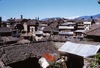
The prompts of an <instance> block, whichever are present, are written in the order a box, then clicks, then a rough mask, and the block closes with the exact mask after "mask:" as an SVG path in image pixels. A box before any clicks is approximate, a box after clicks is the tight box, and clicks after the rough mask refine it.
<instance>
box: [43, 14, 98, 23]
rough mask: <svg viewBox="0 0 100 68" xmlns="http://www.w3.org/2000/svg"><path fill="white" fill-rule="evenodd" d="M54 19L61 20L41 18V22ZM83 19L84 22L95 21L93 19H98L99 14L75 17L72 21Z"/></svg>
mask: <svg viewBox="0 0 100 68" xmlns="http://www.w3.org/2000/svg"><path fill="white" fill-rule="evenodd" d="M56 18H61V17H52V18H43V19H42V20H43V21H46V20H48V19H56ZM82 18H83V19H84V20H88V19H91V18H92V19H95V18H100V14H96V15H90V16H80V17H76V18H74V19H82Z"/></svg>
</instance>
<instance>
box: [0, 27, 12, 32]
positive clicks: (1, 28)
mask: <svg viewBox="0 0 100 68" xmlns="http://www.w3.org/2000/svg"><path fill="white" fill-rule="evenodd" d="M0 32H12V29H11V28H8V27H0Z"/></svg>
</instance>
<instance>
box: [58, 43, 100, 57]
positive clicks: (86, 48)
mask: <svg viewBox="0 0 100 68" xmlns="http://www.w3.org/2000/svg"><path fill="white" fill-rule="evenodd" d="M99 49H100V45H91V44H80V43H73V42H66V43H65V44H64V45H63V46H62V47H60V48H59V49H58V51H61V52H67V53H70V54H74V55H78V56H82V57H84V58H85V57H89V56H93V55H95V54H96V53H97V52H98V50H99Z"/></svg>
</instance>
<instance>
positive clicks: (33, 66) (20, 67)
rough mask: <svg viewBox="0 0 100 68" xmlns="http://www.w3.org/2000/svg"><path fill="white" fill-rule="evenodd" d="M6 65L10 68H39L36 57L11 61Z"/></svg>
mask: <svg viewBox="0 0 100 68" xmlns="http://www.w3.org/2000/svg"><path fill="white" fill-rule="evenodd" d="M8 66H10V67H12V68H41V67H40V64H39V63H38V59H37V58H28V59H26V60H24V61H19V62H15V63H11V64H9V65H8Z"/></svg>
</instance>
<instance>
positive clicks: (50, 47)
mask: <svg viewBox="0 0 100 68" xmlns="http://www.w3.org/2000/svg"><path fill="white" fill-rule="evenodd" d="M2 49H3V50H4V51H5V52H4V54H2V57H1V59H2V60H3V62H4V63H5V64H6V65H7V64H10V63H14V62H18V61H22V60H25V59H27V58H29V57H36V56H43V54H44V53H49V54H52V53H57V54H59V53H58V51H57V49H56V48H55V45H54V43H53V42H39V43H32V44H29V45H27V44H26V45H25V44H24V45H13V46H8V47H4V48H2ZM0 51H1V50H0Z"/></svg>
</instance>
